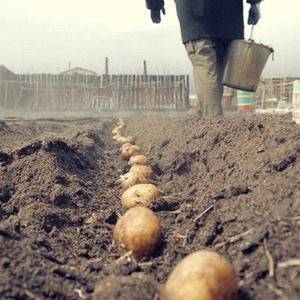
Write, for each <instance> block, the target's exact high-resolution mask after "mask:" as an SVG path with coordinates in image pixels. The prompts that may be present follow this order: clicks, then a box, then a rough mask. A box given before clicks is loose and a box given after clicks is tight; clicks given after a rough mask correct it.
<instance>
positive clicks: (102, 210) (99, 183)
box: [0, 113, 300, 300]
mask: <svg viewBox="0 0 300 300" xmlns="http://www.w3.org/2000/svg"><path fill="white" fill-rule="evenodd" d="M119 118H120V116H108V115H104V114H103V115H101V114H99V115H93V116H89V117H84V116H77V117H70V116H69V117H55V118H49V117H48V118H47V117H46V118H41V117H39V118H38V117H31V118H9V117H8V115H6V117H2V118H1V120H0V299H92V298H93V295H94V296H95V290H99V289H100V288H99V286H100V287H101V293H100V295H98V297H97V299H101V300H106V299H122V300H147V299H157V295H156V284H157V283H164V282H165V281H166V279H167V277H168V275H169V274H170V272H171V271H172V269H173V268H174V266H175V265H176V264H177V263H178V262H179V261H180V260H181V259H182V258H183V257H185V256H186V255H187V254H189V253H191V252H194V251H196V250H200V249H211V250H214V251H217V252H218V253H219V254H221V255H223V256H224V257H226V258H227V259H228V260H229V261H230V262H231V263H232V265H233V267H234V269H235V271H236V274H237V278H238V283H239V299H240V300H241V299H261V300H268V299H270V300H271V299H291V300H298V299H299V298H300V176H299V173H300V126H299V125H297V124H295V123H294V122H292V121H291V120H289V119H287V118H284V117H280V116H270V115H243V114H239V115H234V116H233V117H232V116H230V117H229V116H228V117H227V116H225V117H224V118H221V117H206V118H196V117H194V116H192V115H186V114H176V115H173V116H170V115H166V114H162V115H159V114H151V113H139V114H131V115H126V116H122V118H123V120H124V122H125V126H124V127H123V128H122V134H123V135H125V136H127V135H132V136H134V137H135V140H136V144H138V145H140V146H141V148H142V152H143V153H144V154H146V155H147V157H148V159H149V161H150V165H151V167H152V168H153V170H154V173H155V175H154V177H153V178H152V182H153V183H154V184H156V185H157V186H158V187H159V189H160V190H161V191H162V192H163V194H162V196H161V197H160V199H158V200H157V201H155V202H154V203H152V204H151V205H150V208H151V209H152V210H153V211H154V212H155V213H156V215H157V216H158V218H159V219H160V222H161V225H162V229H163V238H162V241H161V243H160V245H159V246H158V248H157V250H156V252H155V253H154V254H153V256H151V257H145V258H144V259H143V260H141V261H139V262H136V261H134V260H132V259H130V257H126V255H124V254H125V253H126V251H125V250H124V249H122V248H120V247H119V246H118V245H116V243H115V242H114V240H113V229H114V226H115V224H116V221H117V219H118V217H119V216H120V215H122V214H123V213H124V212H125V211H126V209H125V208H123V207H122V206H121V202H120V196H121V192H122V191H121V187H120V186H119V185H118V184H117V183H116V181H117V179H118V178H119V176H120V175H121V174H122V173H125V172H126V171H128V169H129V166H128V165H127V162H126V161H123V160H122V159H121V157H120V151H119V147H120V144H118V143H117V142H115V141H114V140H113V139H112V136H113V134H112V129H113V128H114V127H115V126H116V125H117V123H118V121H119ZM94 299H96V297H94ZM186 299H187V300H188V297H187V298H186Z"/></svg>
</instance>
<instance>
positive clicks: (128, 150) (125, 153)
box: [121, 145, 141, 160]
mask: <svg viewBox="0 0 300 300" xmlns="http://www.w3.org/2000/svg"><path fill="white" fill-rule="evenodd" d="M140 151H141V147H140V146H138V145H131V146H129V147H122V149H121V157H122V159H124V160H128V159H129V158H130V157H131V156H132V155H133V154H135V153H139V152H140Z"/></svg>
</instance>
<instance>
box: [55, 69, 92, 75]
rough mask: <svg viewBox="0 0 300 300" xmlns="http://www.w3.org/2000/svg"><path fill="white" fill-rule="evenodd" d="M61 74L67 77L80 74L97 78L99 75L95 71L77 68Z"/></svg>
mask: <svg viewBox="0 0 300 300" xmlns="http://www.w3.org/2000/svg"><path fill="white" fill-rule="evenodd" d="M60 74H65V75H75V74H80V75H87V76H88V75H91V76H97V73H96V72H94V71H90V70H87V69H84V68H80V67H76V68H72V69H69V70H67V71H64V72H61V73H60Z"/></svg>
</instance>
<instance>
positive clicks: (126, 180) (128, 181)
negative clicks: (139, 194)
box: [117, 172, 147, 189]
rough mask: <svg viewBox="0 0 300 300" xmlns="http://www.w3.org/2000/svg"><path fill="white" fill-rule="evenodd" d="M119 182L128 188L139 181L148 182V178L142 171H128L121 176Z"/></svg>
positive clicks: (124, 187)
mask: <svg viewBox="0 0 300 300" xmlns="http://www.w3.org/2000/svg"><path fill="white" fill-rule="evenodd" d="M117 183H119V184H121V186H122V188H123V189H128V188H130V187H131V186H134V185H136V184H139V183H147V178H146V177H145V176H143V174H140V173H135V172H127V173H126V174H124V175H121V176H120V178H119V179H118V181H117Z"/></svg>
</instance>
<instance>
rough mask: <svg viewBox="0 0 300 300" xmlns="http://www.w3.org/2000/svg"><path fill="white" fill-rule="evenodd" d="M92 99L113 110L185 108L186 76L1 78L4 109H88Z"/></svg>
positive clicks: (43, 75)
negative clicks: (100, 101)
mask: <svg viewBox="0 0 300 300" xmlns="http://www.w3.org/2000/svg"><path fill="white" fill-rule="evenodd" d="M94 99H97V100H98V101H99V99H100V100H101V99H110V100H111V103H112V105H111V107H110V109H114V110H121V109H128V110H131V109H146V110H165V109H188V108H189V76H188V75H163V76H160V75H102V76H98V75H85V74H79V73H75V74H65V73H62V74H57V75H53V74H21V75H17V74H15V75H14V76H10V78H9V79H4V78H3V77H2V78H0V108H4V109H25V110H90V109H94V108H95V101H94ZM97 103H98V102H97ZM96 108H97V107H96Z"/></svg>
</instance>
